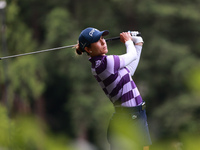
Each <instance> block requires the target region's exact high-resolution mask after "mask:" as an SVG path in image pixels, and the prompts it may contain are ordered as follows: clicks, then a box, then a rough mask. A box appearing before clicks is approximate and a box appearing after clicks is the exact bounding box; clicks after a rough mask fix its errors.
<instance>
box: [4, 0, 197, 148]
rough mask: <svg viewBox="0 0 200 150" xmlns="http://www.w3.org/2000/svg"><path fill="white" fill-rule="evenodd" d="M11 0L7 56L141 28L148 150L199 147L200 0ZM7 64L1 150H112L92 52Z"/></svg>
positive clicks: (116, 50) (108, 109)
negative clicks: (90, 34) (91, 32)
mask: <svg viewBox="0 0 200 150" xmlns="http://www.w3.org/2000/svg"><path fill="white" fill-rule="evenodd" d="M6 2H7V6H6V7H5V8H4V9H0V14H1V15H0V19H1V24H0V26H1V34H0V35H1V37H0V39H1V42H0V46H1V47H0V57H2V56H5V55H14V54H20V53H25V52H32V51H36V50H41V49H47V48H53V47H59V46H65V45H72V44H76V42H77V39H78V36H79V33H80V32H81V31H82V30H83V29H84V28H86V27H89V26H91V27H95V28H98V29H99V30H105V29H107V30H109V31H110V35H109V36H108V38H109V37H113V36H118V35H119V33H120V32H122V31H128V30H138V31H140V32H141V33H142V36H143V39H144V41H145V43H144V46H143V52H142V55H141V60H140V64H139V66H138V68H137V71H136V73H135V75H134V76H133V79H134V81H135V82H136V84H137V86H138V88H139V90H140V92H141V95H142V97H143V99H144V100H145V101H146V103H147V115H148V122H149V128H150V132H151V137H152V141H153V145H152V146H151V148H150V149H152V150H161V149H162V150H169V149H170V150H183V149H184V150H199V147H200V143H199V141H200V136H199V135H200V59H199V57H200V50H199V47H200V42H199V41H200V9H199V8H200V0H190V1H185V0H173V1H172V0H65V1H63V0H48V1H41V0H7V1H6ZM4 19H5V21H4ZM4 39H6V40H4ZM5 45H6V46H5ZM108 48H109V53H108V54H123V53H124V52H125V48H124V45H123V44H122V43H120V42H119V41H117V42H116V41H113V42H110V43H108ZM5 50H6V51H5ZM0 66H1V67H0V102H1V104H0V149H1V150H11V149H12V150H73V149H74V150H108V149H109V145H108V143H107V139H106V130H107V126H108V122H109V119H110V117H111V115H112V113H113V106H112V104H111V103H110V102H109V100H108V98H107V97H106V96H105V95H104V93H103V91H102V89H101V88H100V87H99V85H98V83H97V82H96V81H95V79H94V78H93V76H92V75H91V71H90V62H89V61H88V57H87V56H86V55H84V56H76V55H75V50H74V49H71V48H68V49H64V50H59V51H54V52H48V53H42V54H37V55H31V56H24V57H18V58H12V59H8V60H1V61H0Z"/></svg>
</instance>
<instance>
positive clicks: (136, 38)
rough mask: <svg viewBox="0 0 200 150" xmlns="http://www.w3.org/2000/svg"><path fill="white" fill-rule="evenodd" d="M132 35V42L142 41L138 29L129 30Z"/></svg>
mask: <svg viewBox="0 0 200 150" xmlns="http://www.w3.org/2000/svg"><path fill="white" fill-rule="evenodd" d="M129 32H130V34H131V37H132V41H133V42H134V44H137V43H141V42H142V43H144V41H143V39H142V37H141V36H138V34H140V33H139V32H138V31H129Z"/></svg>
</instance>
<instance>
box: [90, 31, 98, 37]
mask: <svg viewBox="0 0 200 150" xmlns="http://www.w3.org/2000/svg"><path fill="white" fill-rule="evenodd" d="M95 31H97V29H92V30H91V31H90V32H89V35H90V36H93V34H94V32H95Z"/></svg>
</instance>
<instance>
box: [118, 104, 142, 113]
mask: <svg viewBox="0 0 200 150" xmlns="http://www.w3.org/2000/svg"><path fill="white" fill-rule="evenodd" d="M145 108H146V104H145V102H142V104H141V105H139V106H135V107H122V106H120V107H115V112H116V113H135V112H140V111H142V110H144V109H145Z"/></svg>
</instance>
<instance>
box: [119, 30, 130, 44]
mask: <svg viewBox="0 0 200 150" xmlns="http://www.w3.org/2000/svg"><path fill="white" fill-rule="evenodd" d="M129 40H132V37H131V34H130V33H129V32H122V33H120V41H121V42H122V43H126V41H129Z"/></svg>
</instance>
